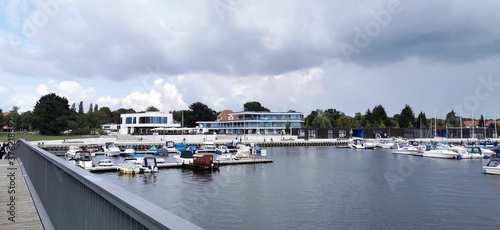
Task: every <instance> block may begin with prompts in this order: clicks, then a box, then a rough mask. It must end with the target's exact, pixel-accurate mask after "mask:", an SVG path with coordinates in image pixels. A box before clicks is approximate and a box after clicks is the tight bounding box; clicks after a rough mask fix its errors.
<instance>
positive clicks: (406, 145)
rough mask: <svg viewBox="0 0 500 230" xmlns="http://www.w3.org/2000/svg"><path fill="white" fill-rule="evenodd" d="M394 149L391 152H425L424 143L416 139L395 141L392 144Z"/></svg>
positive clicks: (411, 153) (404, 153) (408, 153)
mask: <svg viewBox="0 0 500 230" xmlns="http://www.w3.org/2000/svg"><path fill="white" fill-rule="evenodd" d="M394 149H395V150H394V151H393V152H392V153H394V154H403V155H415V156H422V153H423V152H425V145H421V144H419V143H418V142H417V141H409V142H397V143H395V144H394Z"/></svg>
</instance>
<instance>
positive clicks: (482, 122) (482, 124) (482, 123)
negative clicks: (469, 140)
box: [478, 115, 484, 127]
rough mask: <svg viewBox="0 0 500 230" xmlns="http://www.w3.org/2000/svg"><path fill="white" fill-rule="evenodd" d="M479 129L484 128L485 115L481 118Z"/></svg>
mask: <svg viewBox="0 0 500 230" xmlns="http://www.w3.org/2000/svg"><path fill="white" fill-rule="evenodd" d="M478 126H479V127H484V117H483V115H481V118H479V124H478Z"/></svg>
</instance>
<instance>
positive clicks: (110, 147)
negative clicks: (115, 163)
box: [104, 142, 120, 157]
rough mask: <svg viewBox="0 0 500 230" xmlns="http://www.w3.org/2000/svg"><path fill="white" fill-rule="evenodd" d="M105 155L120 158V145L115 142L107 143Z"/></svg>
mask: <svg viewBox="0 0 500 230" xmlns="http://www.w3.org/2000/svg"><path fill="white" fill-rule="evenodd" d="M104 154H105V155H106V156H110V157H116V156H120V148H118V145H117V144H115V143H114V142H106V147H105V149H104Z"/></svg>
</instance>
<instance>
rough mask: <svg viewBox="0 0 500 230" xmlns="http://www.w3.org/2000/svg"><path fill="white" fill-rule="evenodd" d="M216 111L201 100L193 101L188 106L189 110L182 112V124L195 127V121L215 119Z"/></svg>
mask: <svg viewBox="0 0 500 230" xmlns="http://www.w3.org/2000/svg"><path fill="white" fill-rule="evenodd" d="M216 119H217V113H216V112H215V110H212V109H210V108H209V107H208V106H207V105H205V104H203V103H201V102H195V103H193V104H191V105H190V106H189V111H187V113H184V124H185V126H186V127H196V122H197V121H215V120H216Z"/></svg>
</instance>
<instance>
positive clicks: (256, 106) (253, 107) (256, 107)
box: [243, 101, 271, 112]
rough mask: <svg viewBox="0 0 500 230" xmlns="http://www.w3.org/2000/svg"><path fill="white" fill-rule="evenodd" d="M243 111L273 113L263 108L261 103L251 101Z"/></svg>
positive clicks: (245, 105) (244, 106)
mask: <svg viewBox="0 0 500 230" xmlns="http://www.w3.org/2000/svg"><path fill="white" fill-rule="evenodd" d="M243 111H253V112H271V110H269V109H268V108H266V107H264V106H262V105H261V104H260V102H256V101H251V102H247V103H245V104H244V105H243Z"/></svg>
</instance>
